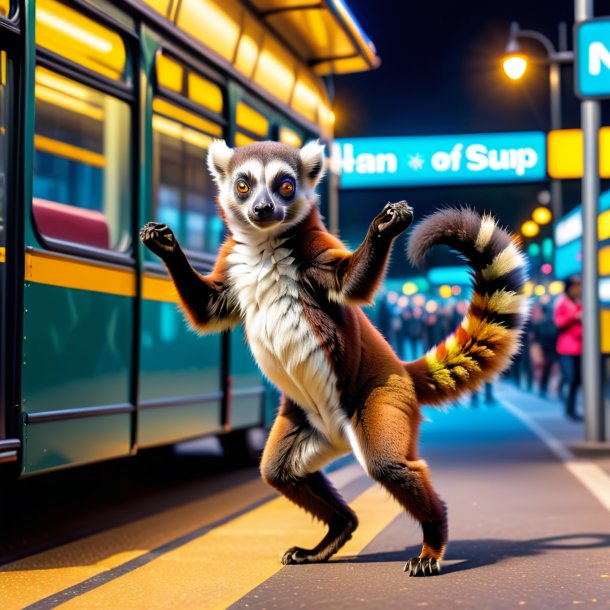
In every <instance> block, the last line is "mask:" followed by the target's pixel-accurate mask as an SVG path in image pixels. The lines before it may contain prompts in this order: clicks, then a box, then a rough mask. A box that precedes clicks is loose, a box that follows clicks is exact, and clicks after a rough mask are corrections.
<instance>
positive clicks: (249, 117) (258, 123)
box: [235, 102, 269, 138]
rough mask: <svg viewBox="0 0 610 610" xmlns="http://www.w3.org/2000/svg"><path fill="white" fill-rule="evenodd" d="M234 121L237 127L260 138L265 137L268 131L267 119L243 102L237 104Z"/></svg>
mask: <svg viewBox="0 0 610 610" xmlns="http://www.w3.org/2000/svg"><path fill="white" fill-rule="evenodd" d="M235 123H236V124H237V128H238V129H240V128H241V129H245V130H247V131H249V132H251V133H252V134H254V135H256V136H260V137H261V138H266V137H267V134H268V133H269V120H268V119H267V118H266V117H265V116H263V115H262V114H261V113H260V112H257V111H256V110H254V108H252V106H248V104H246V103H245V102H238V104H237V109H236V114H235Z"/></svg>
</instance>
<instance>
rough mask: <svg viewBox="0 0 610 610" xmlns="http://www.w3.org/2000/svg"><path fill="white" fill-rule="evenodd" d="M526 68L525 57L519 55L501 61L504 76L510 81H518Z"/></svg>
mask: <svg viewBox="0 0 610 610" xmlns="http://www.w3.org/2000/svg"><path fill="white" fill-rule="evenodd" d="M526 68H527V57H526V56H525V55H523V54H521V53H518V54H517V53H515V54H512V55H508V56H507V57H505V58H504V60H503V61H502V69H503V70H504V74H506V76H508V78H510V79H512V80H519V79H520V78H521V77H522V76H523V75H524V74H525V70H526Z"/></svg>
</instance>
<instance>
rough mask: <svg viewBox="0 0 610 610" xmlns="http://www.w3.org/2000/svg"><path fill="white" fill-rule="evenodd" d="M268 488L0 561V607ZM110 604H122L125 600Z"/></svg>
mask: <svg viewBox="0 0 610 610" xmlns="http://www.w3.org/2000/svg"><path fill="white" fill-rule="evenodd" d="M268 491H269V490H267V489H266V488H264V487H263V486H262V484H261V482H260V481H259V480H254V481H251V482H248V483H245V484H243V485H239V486H238V487H236V488H233V489H230V490H227V491H223V492H220V493H217V494H214V495H212V496H209V497H207V498H205V499H202V500H197V501H194V502H190V503H188V504H185V505H183V506H180V507H178V508H173V509H170V510H167V511H164V512H161V513H159V514H156V515H153V516H150V517H146V518H143V519H140V520H138V521H135V522H133V523H128V524H125V525H122V526H119V527H115V528H112V529H110V530H107V531H104V532H100V533H99V534H94V535H92V536H88V537H86V538H82V539H80V540H76V541H74V542H70V543H68V544H65V545H62V546H59V547H56V548H54V549H51V550H49V551H44V552H41V553H37V554H35V555H32V556H30V557H26V558H25V559H22V560H19V561H16V562H13V563H10V564H6V565H4V566H0V608H2V610H21V609H22V608H25V607H26V606H28V605H30V604H33V603H35V602H37V601H39V600H41V599H45V598H46V597H49V596H51V595H54V594H56V593H58V592H59V591H63V590H65V589H68V588H70V587H74V586H75V585H78V584H79V583H82V582H83V581H85V580H87V579H88V578H92V577H94V576H98V575H100V574H104V573H105V572H107V571H108V570H111V569H113V568H116V567H118V566H121V565H122V564H125V563H126V562H128V561H130V560H133V559H135V558H138V557H141V556H143V555H146V554H147V553H148V552H150V551H151V550H153V549H156V548H158V547H160V546H162V545H164V544H168V543H170V542H171V541H173V540H176V539H177V538H180V537H181V536H185V535H188V534H190V533H191V532H193V531H194V530H197V529H199V528H202V527H204V526H205V525H207V524H210V523H213V522H215V521H217V520H219V519H221V518H222V517H223V516H225V515H226V512H227V506H231V507H236V506H237V507H240V506H241V507H244V506H247V505H249V504H251V503H252V502H253V501H256V500H257V499H260V498H261V497H264V496H265V495H266V494H267V493H268ZM108 607H112V608H117V609H118V608H119V607H121V601H120V600H118V601H117V603H116V604H111V605H110V606H108Z"/></svg>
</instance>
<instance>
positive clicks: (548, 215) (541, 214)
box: [532, 207, 553, 225]
mask: <svg viewBox="0 0 610 610" xmlns="http://www.w3.org/2000/svg"><path fill="white" fill-rule="evenodd" d="M532 218H533V219H534V221H535V222H537V223H538V224H539V225H547V224H549V222H551V220H552V219H553V214H552V212H551V210H549V208H543V207H539V208H536V209H535V210H534V211H533V212H532Z"/></svg>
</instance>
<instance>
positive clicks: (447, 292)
mask: <svg viewBox="0 0 610 610" xmlns="http://www.w3.org/2000/svg"><path fill="white" fill-rule="evenodd" d="M438 294H439V295H440V296H441V297H442V298H443V299H448V298H449V297H451V286H449V284H443V285H442V286H439V289H438Z"/></svg>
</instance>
